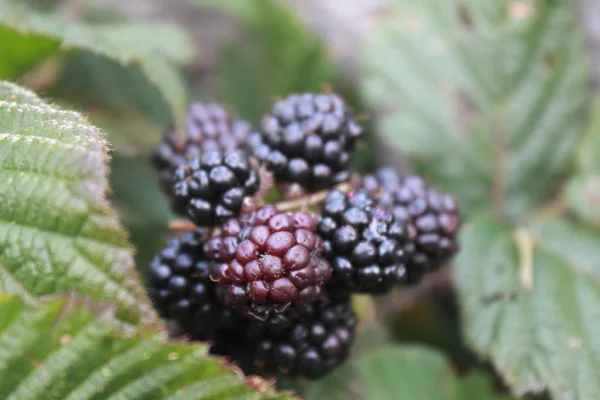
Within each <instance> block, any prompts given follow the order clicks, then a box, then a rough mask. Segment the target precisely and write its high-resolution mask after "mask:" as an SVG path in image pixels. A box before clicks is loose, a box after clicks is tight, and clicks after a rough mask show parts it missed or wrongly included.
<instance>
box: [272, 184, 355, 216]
mask: <svg viewBox="0 0 600 400" xmlns="http://www.w3.org/2000/svg"><path fill="white" fill-rule="evenodd" d="M350 188H351V185H350V184H349V183H340V184H339V185H337V186H335V187H334V188H333V189H337V190H340V191H342V192H347V191H348V190H350ZM333 189H325V190H321V191H320V192H316V193H313V194H310V195H308V196H304V197H300V198H298V199H294V200H288V201H282V202H280V203H277V204H275V205H276V206H277V208H278V209H279V210H280V211H291V210H296V209H298V208H304V207H307V206H314V205H318V204H320V203H322V202H323V200H325V197H327V193H329V192H330V190H333Z"/></svg>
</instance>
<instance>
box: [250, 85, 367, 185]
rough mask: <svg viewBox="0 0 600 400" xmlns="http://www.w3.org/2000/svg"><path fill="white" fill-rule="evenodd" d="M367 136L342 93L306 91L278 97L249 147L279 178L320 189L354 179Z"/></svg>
mask: <svg viewBox="0 0 600 400" xmlns="http://www.w3.org/2000/svg"><path fill="white" fill-rule="evenodd" d="M362 135H363V130H362V128H361V127H360V126H359V125H358V124H357V123H356V122H355V121H354V119H353V118H352V117H351V116H350V114H349V112H348V109H347V107H346V104H345V103H344V101H343V100H342V98H341V97H340V96H339V95H337V94H330V93H317V94H313V93H304V94H301V95H292V96H289V97H287V98H285V99H283V100H279V101H277V102H275V104H273V106H272V108H271V111H270V113H269V114H268V115H266V116H265V117H264V118H263V120H262V124H261V130H260V133H254V134H252V135H251V138H250V140H249V148H250V149H251V151H252V152H253V155H254V156H256V157H257V158H258V159H259V160H261V161H263V162H264V163H265V164H266V165H267V167H268V168H269V170H270V171H271V172H273V174H274V175H275V177H276V178H277V179H278V180H280V181H285V182H294V183H299V184H301V185H303V186H305V187H307V188H309V189H318V188H324V187H328V186H332V185H334V184H336V183H340V182H344V181H347V180H348V179H349V177H350V171H349V166H350V161H351V156H352V153H353V150H354V147H355V144H356V141H357V140H358V139H359V138H361V137H362Z"/></svg>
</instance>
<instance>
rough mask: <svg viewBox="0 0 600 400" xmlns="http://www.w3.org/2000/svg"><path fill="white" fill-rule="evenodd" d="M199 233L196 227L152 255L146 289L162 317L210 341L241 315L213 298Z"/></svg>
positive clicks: (235, 324)
mask: <svg viewBox="0 0 600 400" xmlns="http://www.w3.org/2000/svg"><path fill="white" fill-rule="evenodd" d="M203 234H204V232H203V231H202V230H198V231H196V232H187V233H185V234H183V235H182V236H179V237H176V238H173V239H171V240H170V241H169V242H168V243H167V245H166V246H165V248H163V249H162V250H161V251H160V252H159V253H158V254H156V255H155V256H154V258H153V259H152V261H151V262H150V266H149V268H148V271H147V278H148V284H149V289H148V292H149V295H150V298H151V299H152V301H153V303H154V305H155V307H156V309H157V311H158V312H159V314H160V315H161V316H162V317H163V318H165V319H171V320H174V321H175V322H177V323H178V325H179V326H180V327H181V328H182V329H183V330H184V331H185V332H186V333H189V334H191V335H192V336H194V337H195V338H197V339H199V340H212V339H215V338H216V337H218V336H219V333H220V332H221V331H222V330H224V329H234V328H236V327H237V326H238V325H239V323H240V321H241V320H242V318H241V316H240V315H239V314H238V313H237V312H235V311H234V310H232V309H230V308H227V307H225V306H223V305H222V304H221V302H219V300H218V299H217V295H216V291H215V288H216V284H215V283H214V282H212V281H211V280H210V267H209V261H208V259H207V258H206V257H205V256H204V253H203V250H202V246H203V243H202V242H201V238H202V235H203Z"/></svg>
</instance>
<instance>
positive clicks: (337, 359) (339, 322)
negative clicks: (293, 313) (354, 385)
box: [246, 299, 356, 378]
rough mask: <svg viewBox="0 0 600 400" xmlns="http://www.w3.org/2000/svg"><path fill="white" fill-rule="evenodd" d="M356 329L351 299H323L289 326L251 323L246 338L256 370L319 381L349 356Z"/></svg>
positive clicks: (312, 305)
mask: <svg viewBox="0 0 600 400" xmlns="http://www.w3.org/2000/svg"><path fill="white" fill-rule="evenodd" d="M355 328H356V315H355V314H354V311H353V310H352V308H351V306H350V302H349V301H348V300H345V301H340V302H333V303H330V302H328V301H326V300H323V299H320V300H319V301H318V302H317V303H315V304H311V305H310V306H307V307H304V308H303V311H302V313H301V314H300V315H299V316H298V317H297V318H296V319H294V320H291V321H290V323H289V324H287V325H285V326H273V325H265V324H258V323H251V324H250V326H249V327H248V328H247V334H246V335H247V343H250V346H251V349H252V350H251V351H252V352H251V354H250V358H251V361H252V362H253V364H254V366H255V367H258V368H260V369H262V370H264V371H266V372H280V373H283V374H286V375H290V376H303V377H308V378H319V377H322V376H324V375H326V374H327V373H329V372H331V371H332V370H333V369H334V368H335V367H337V366H338V365H340V364H341V363H342V362H343V361H344V360H345V359H346V358H347V357H348V354H349V350H350V346H351V345H352V342H353V341H354V331H355Z"/></svg>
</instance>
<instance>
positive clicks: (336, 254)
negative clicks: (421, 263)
mask: <svg viewBox="0 0 600 400" xmlns="http://www.w3.org/2000/svg"><path fill="white" fill-rule="evenodd" d="M321 213H322V218H321V221H320V222H319V226H318V232H319V234H320V235H321V237H322V238H323V240H324V246H325V256H326V257H327V258H328V260H329V262H330V264H331V267H332V268H333V277H332V281H333V284H334V286H335V288H336V290H338V289H341V290H342V291H343V290H345V291H348V292H363V293H385V292H387V291H389V290H390V289H391V288H392V287H393V286H394V285H396V284H402V283H406V282H407V281H408V280H409V279H410V277H411V275H413V274H416V273H418V272H419V271H412V270H408V269H407V264H406V261H407V260H409V259H410V258H411V255H412V251H413V245H412V243H411V238H410V237H409V233H408V229H407V226H406V223H404V222H403V221H399V220H397V219H396V218H394V216H393V215H392V213H391V212H390V211H389V210H387V209H384V208H382V207H377V206H376V204H375V199H374V198H373V197H372V196H371V195H370V194H369V192H367V191H366V190H357V191H353V192H350V193H347V194H346V193H343V192H341V191H339V190H332V191H330V192H329V193H328V195H327V197H326V198H325V201H324V203H323V206H322V209H321Z"/></svg>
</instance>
